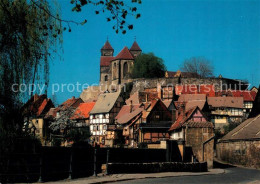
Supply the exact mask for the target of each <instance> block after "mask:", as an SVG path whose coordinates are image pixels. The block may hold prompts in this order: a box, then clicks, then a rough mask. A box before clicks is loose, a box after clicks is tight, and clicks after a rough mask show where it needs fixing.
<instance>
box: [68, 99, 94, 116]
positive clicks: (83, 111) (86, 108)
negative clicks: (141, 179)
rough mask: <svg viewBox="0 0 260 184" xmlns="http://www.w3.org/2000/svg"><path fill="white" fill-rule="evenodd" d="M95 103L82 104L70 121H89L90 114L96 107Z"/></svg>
mask: <svg viewBox="0 0 260 184" xmlns="http://www.w3.org/2000/svg"><path fill="white" fill-rule="evenodd" d="M94 105H95V102H87V103H81V104H80V105H79V106H78V108H77V109H76V110H75V112H74V114H73V115H72V116H71V118H70V119H87V118H89V113H90V111H91V110H92V108H93V107H94Z"/></svg>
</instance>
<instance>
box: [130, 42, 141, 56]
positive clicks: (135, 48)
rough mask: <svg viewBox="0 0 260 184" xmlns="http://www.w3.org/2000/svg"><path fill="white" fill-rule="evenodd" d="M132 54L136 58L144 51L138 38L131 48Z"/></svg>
mask: <svg viewBox="0 0 260 184" xmlns="http://www.w3.org/2000/svg"><path fill="white" fill-rule="evenodd" d="M130 52H131V54H132V55H133V56H134V57H135V58H136V57H137V56H139V55H140V54H141V53H142V49H141V48H140V47H139V45H138V43H137V42H136V40H135V41H134V43H133V45H132V47H131V48H130Z"/></svg>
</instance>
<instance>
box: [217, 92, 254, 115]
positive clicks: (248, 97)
mask: <svg viewBox="0 0 260 184" xmlns="http://www.w3.org/2000/svg"><path fill="white" fill-rule="evenodd" d="M216 96H219V97H221V96H222V97H224V96H228V97H243V100H244V101H243V113H244V119H246V118H247V117H248V115H249V113H250V112H251V109H252V108H253V102H254V100H255V97H256V92H255V91H248V90H227V91H219V92H217V93H216Z"/></svg>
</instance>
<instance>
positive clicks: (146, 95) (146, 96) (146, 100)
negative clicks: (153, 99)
mask: <svg viewBox="0 0 260 184" xmlns="http://www.w3.org/2000/svg"><path fill="white" fill-rule="evenodd" d="M145 102H148V93H146V94H145Z"/></svg>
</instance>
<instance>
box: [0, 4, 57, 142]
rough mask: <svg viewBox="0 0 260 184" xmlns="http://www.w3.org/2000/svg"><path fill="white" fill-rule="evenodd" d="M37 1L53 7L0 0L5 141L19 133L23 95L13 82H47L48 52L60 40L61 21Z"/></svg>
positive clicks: (0, 78) (0, 79) (0, 93)
mask: <svg viewBox="0 0 260 184" xmlns="http://www.w3.org/2000/svg"><path fill="white" fill-rule="evenodd" d="M39 4H42V6H43V7H44V8H45V10H46V11H47V10H48V11H52V10H51V8H50V6H49V4H48V2H47V0H40V1H37V2H32V1H27V0H1V1H0V106H1V117H0V119H1V121H0V123H1V124H0V134H1V135H2V134H5V133H4V132H6V134H5V135H6V140H7V141H11V140H14V137H15V135H19V136H20V135H21V131H22V129H21V128H22V124H23V118H22V116H21V114H20V112H19V109H20V107H21V105H22V103H21V102H22V100H23V99H25V97H26V96H24V95H22V94H21V93H20V92H19V91H18V89H17V88H12V87H13V86H12V85H13V84H17V86H19V85H20V84H22V83H23V84H25V85H27V86H28V84H30V83H32V84H34V83H35V82H36V80H38V81H42V82H43V83H44V84H48V81H49V79H48V76H49V75H48V74H49V57H50V53H51V52H52V53H53V52H56V51H57V50H56V49H57V47H58V43H61V42H62V37H61V34H62V30H61V24H60V23H59V22H57V21H56V19H54V18H53V17H51V16H50V15H49V14H48V13H47V12H45V11H43V10H42V9H40V8H38V5H39ZM57 16H58V12H57ZM14 90H15V91H17V92H15V91H14ZM11 135H12V137H10V138H8V136H11Z"/></svg>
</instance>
